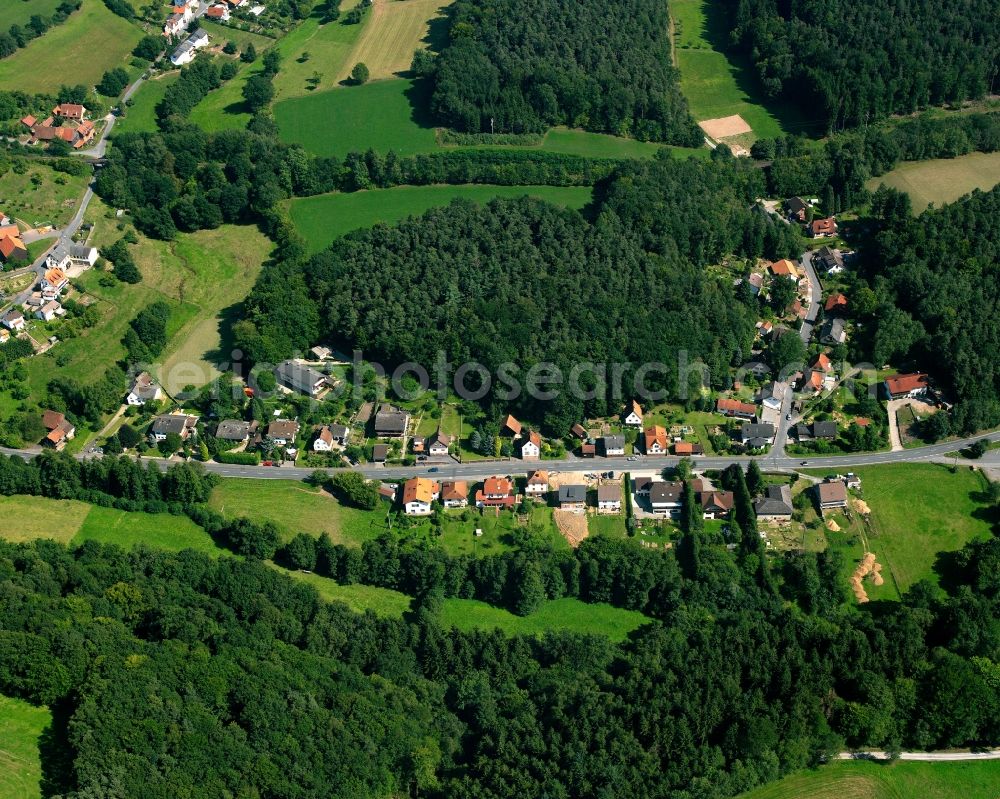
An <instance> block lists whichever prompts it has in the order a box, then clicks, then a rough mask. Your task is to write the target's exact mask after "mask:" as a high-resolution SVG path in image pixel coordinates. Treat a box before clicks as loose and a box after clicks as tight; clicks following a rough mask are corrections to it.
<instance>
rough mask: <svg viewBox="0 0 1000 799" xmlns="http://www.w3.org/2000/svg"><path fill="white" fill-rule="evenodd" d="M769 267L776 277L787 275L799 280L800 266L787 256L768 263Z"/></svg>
mask: <svg viewBox="0 0 1000 799" xmlns="http://www.w3.org/2000/svg"><path fill="white" fill-rule="evenodd" d="M767 268H768V270H769V271H770V272H771V274H772V275H773V276H774V277H786V278H790V279H791V280H798V279H799V277H800V275H799V268H798V267H797V266H796V265H795V264H794V263H792V262H791V261H789V260H788V259H787V258H782V259H781V260H780V261H775V262H774V263H772V264H768V266H767Z"/></svg>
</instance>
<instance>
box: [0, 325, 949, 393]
mask: <svg viewBox="0 0 1000 799" xmlns="http://www.w3.org/2000/svg"><path fill="white" fill-rule="evenodd" d="M5 324H6V323H5ZM883 385H884V388H885V393H886V394H887V395H888V397H889V399H913V398H916V397H924V396H926V395H927V392H928V391H929V390H930V381H929V380H928V377H927V375H925V374H924V373H922V372H915V373H913V374H905V375H895V376H894V377H890V378H887V379H886V381H885V383H884V384H883Z"/></svg>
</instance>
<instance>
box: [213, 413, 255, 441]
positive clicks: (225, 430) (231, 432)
mask: <svg viewBox="0 0 1000 799" xmlns="http://www.w3.org/2000/svg"><path fill="white" fill-rule="evenodd" d="M215 437H216V438H218V439H220V440H221V441H235V442H237V443H240V442H243V441H246V440H248V439H249V438H250V422H244V421H243V420H242V419H224V420H223V421H221V422H219V424H218V426H217V427H216V428H215Z"/></svg>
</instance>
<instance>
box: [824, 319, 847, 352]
mask: <svg viewBox="0 0 1000 799" xmlns="http://www.w3.org/2000/svg"><path fill="white" fill-rule="evenodd" d="M819 340H820V341H821V342H822V343H823V344H829V345H830V346H831V347H834V346H836V345H838V344H843V343H844V342H845V341H847V330H846V328H845V326H844V320H843V319H841V318H840V317H839V316H838V317H834V318H832V319H827V320H826V321H825V322H824V323H823V327H822V328H820V331H819Z"/></svg>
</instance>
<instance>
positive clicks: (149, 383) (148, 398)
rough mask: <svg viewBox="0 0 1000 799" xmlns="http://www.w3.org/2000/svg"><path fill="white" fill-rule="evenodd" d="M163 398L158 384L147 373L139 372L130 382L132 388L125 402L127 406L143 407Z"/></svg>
mask: <svg viewBox="0 0 1000 799" xmlns="http://www.w3.org/2000/svg"><path fill="white" fill-rule="evenodd" d="M162 396H163V391H162V390H161V389H160V386H159V384H158V383H157V382H156V381H155V380H154V379H153V376H152V375H151V374H150V373H149V372H139V374H137V375H136V376H135V380H134V381H133V382H132V388H131V389H130V390H129V392H128V396H127V397H125V402H126V403H127V404H129V405H135V406H139V405H145V404H146V403H147V402H155V401H156V400H158V399H160V397H162Z"/></svg>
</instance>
